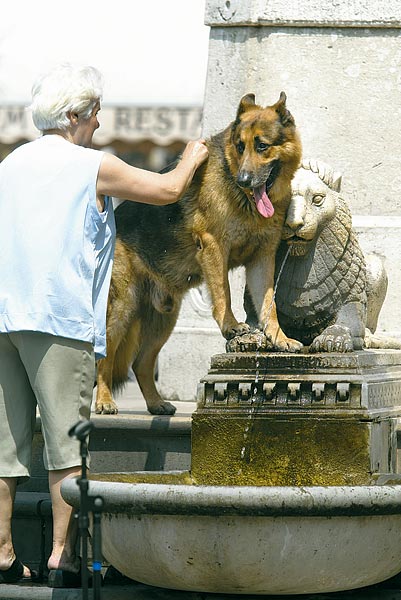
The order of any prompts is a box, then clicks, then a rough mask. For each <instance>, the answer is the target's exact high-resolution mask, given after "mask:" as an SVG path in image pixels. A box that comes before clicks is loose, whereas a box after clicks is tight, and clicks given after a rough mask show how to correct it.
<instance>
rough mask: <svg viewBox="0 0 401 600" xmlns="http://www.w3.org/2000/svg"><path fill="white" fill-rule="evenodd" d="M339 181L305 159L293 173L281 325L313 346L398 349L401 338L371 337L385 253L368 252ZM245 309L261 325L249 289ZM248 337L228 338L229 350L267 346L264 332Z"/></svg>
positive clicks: (281, 262) (279, 272) (279, 289)
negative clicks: (358, 236) (382, 258)
mask: <svg viewBox="0 0 401 600" xmlns="http://www.w3.org/2000/svg"><path fill="white" fill-rule="evenodd" d="M340 185H341V176H340V174H338V173H336V172H335V171H334V170H333V169H331V168H330V167H329V166H328V165H326V164H324V163H323V162H319V161H313V160H308V161H303V163H302V165H301V167H300V168H299V169H298V171H297V173H296V174H295V177H294V179H293V182H292V190H293V193H292V200H291V203H290V206H289V209H288V213H287V220H286V222H285V226H284V229H283V236H282V239H283V241H282V243H281V245H280V248H279V251H278V253H277V258H276V297H275V299H276V307H277V314H278V317H279V321H280V325H281V327H282V329H283V330H284V332H285V333H286V335H287V336H289V337H292V338H295V339H297V340H299V341H301V342H302V343H303V344H304V345H306V346H309V351H311V352H332V351H335V352H351V351H353V350H360V349H362V348H364V347H365V348H366V347H375V348H400V347H401V343H400V342H399V341H398V340H393V339H390V338H384V337H383V338H380V337H378V336H374V335H373V334H374V332H375V330H376V327H377V321H378V316H379V312H380V309H381V307H382V304H383V301H384V298H385V295H386V291H387V275H386V272H385V269H384V266H383V264H382V261H381V259H380V257H378V256H376V255H367V256H366V257H365V256H364V255H363V252H362V250H361V248H360V246H359V243H358V240H357V237H356V234H355V232H354V231H353V229H352V217H351V213H350V210H349V208H348V205H347V203H346V201H345V200H344V199H343V198H342V196H341V194H340ZM244 308H245V311H246V313H247V322H248V324H250V325H251V326H253V327H255V328H257V327H259V324H258V323H257V317H256V311H255V309H254V306H253V303H252V299H251V297H250V294H249V293H248V290H247V288H245V295H244ZM247 336H248V338H247V339H245V338H244V336H241V337H240V338H234V340H230V341H229V342H228V343H227V351H231V352H232V351H241V350H242V351H244V350H245V351H250V350H255V345H256V346H258V347H259V348H261V349H264V350H268V349H269V340H266V339H265V340H264V341H263V342H262V341H261V338H260V334H255V333H254V334H247ZM258 336H259V337H258ZM241 338H242V339H241Z"/></svg>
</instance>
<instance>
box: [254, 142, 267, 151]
mask: <svg viewBox="0 0 401 600" xmlns="http://www.w3.org/2000/svg"><path fill="white" fill-rule="evenodd" d="M268 148H269V144H266V143H265V142H257V143H256V152H264V151H265V150H267V149H268Z"/></svg>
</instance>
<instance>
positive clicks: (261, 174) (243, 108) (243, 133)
mask: <svg viewBox="0 0 401 600" xmlns="http://www.w3.org/2000/svg"><path fill="white" fill-rule="evenodd" d="M286 99H287V98H286V95H285V93H284V92H281V94H280V98H279V100H278V101H277V102H276V103H275V104H273V105H272V106H267V107H265V108H262V107H261V106H259V105H257V104H255V96H254V94H247V95H246V96H244V97H243V98H242V99H241V102H240V104H239V107H238V111H237V116H236V119H235V121H234V123H233V124H232V127H231V143H230V144H229V146H228V149H227V155H226V158H227V161H228V165H229V168H230V171H231V173H232V175H233V177H234V178H235V180H236V183H237V185H238V186H239V187H240V188H241V190H242V191H243V192H244V194H245V195H246V197H247V199H248V201H249V202H251V203H252V204H253V205H254V206H255V207H256V209H257V211H258V212H259V214H261V215H262V216H263V217H271V216H272V215H273V213H274V205H275V204H277V203H279V202H280V201H281V200H282V199H283V198H284V197H287V198H288V196H289V193H290V187H289V186H290V183H291V179H292V177H293V175H294V173H295V171H296V169H297V167H298V165H299V162H300V160H301V142H300V140H299V137H298V134H297V132H296V127H295V122H294V119H293V117H292V115H291V113H290V112H289V110H288V109H287V108H286Z"/></svg>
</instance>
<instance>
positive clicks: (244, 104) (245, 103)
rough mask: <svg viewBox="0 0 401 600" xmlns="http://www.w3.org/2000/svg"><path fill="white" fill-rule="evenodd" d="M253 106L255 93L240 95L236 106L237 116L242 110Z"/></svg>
mask: <svg viewBox="0 0 401 600" xmlns="http://www.w3.org/2000/svg"><path fill="white" fill-rule="evenodd" d="M254 106H255V94H246V95H245V96H242V98H241V101H240V103H239V106H238V112H237V118H238V117H239V116H240V115H242V113H243V112H245V111H246V110H248V109H249V108H252V107H254Z"/></svg>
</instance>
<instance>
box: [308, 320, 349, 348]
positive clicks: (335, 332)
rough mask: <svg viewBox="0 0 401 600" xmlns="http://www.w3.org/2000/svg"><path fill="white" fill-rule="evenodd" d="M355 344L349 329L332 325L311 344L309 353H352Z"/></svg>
mask: <svg viewBox="0 0 401 600" xmlns="http://www.w3.org/2000/svg"><path fill="white" fill-rule="evenodd" d="M353 350H354V343H353V339H352V336H351V332H350V330H349V328H348V327H344V326H339V325H331V326H330V327H326V329H325V330H324V331H323V332H322V333H321V334H320V335H318V336H317V337H315V339H314V340H313V342H312V343H311V345H310V346H309V352H342V353H345V352H352V351H353Z"/></svg>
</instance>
